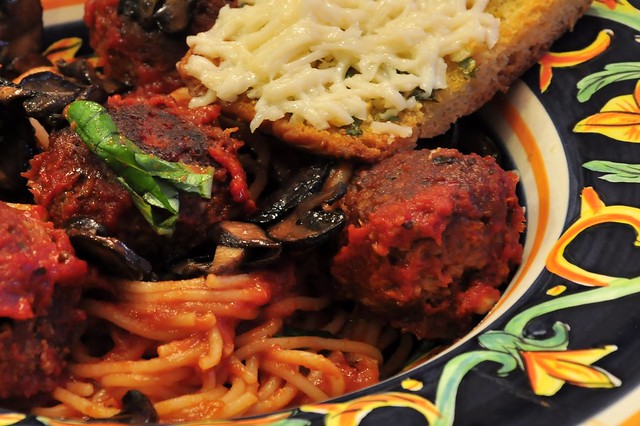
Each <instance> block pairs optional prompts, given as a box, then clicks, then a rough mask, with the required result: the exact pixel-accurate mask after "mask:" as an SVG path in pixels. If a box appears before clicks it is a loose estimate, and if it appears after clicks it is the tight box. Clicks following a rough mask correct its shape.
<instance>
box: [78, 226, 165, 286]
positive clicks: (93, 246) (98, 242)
mask: <svg viewBox="0 0 640 426" xmlns="http://www.w3.org/2000/svg"><path fill="white" fill-rule="evenodd" d="M66 230H67V234H68V235H69V239H70V240H71V244H72V245H73V247H74V248H75V250H76V254H77V255H78V257H79V258H81V259H84V260H87V261H88V262H90V263H91V264H93V265H95V266H96V267H98V269H100V270H101V272H103V273H104V274H107V275H112V276H116V277H120V278H126V279H131V280H142V279H149V278H151V276H152V268H151V264H150V263H149V262H148V261H147V260H146V259H145V258H143V257H141V256H139V255H138V254H136V253H135V252H134V251H133V250H131V249H130V248H129V247H128V246H127V245H126V244H124V243H123V242H122V241H120V240H118V239H116V238H113V237H109V236H106V235H105V233H104V227H103V226H102V225H100V224H99V223H97V222H96V221H95V220H93V219H88V218H78V219H76V220H74V221H72V222H70V223H69V224H68V225H67V226H66Z"/></svg>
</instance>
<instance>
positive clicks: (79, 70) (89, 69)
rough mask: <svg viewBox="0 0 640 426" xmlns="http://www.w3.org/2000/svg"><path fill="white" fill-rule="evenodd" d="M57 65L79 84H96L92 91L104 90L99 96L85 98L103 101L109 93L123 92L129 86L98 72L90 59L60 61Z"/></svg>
mask: <svg viewBox="0 0 640 426" xmlns="http://www.w3.org/2000/svg"><path fill="white" fill-rule="evenodd" d="M56 67H57V69H58V71H60V73H61V74H62V75H64V76H65V77H68V78H70V79H72V80H73V81H75V82H77V83H78V84H83V85H86V86H95V88H93V89H91V90H92V91H94V90H97V89H100V90H101V91H102V92H103V93H99V95H100V97H99V98H98V97H84V98H83V99H88V100H92V101H96V102H100V103H102V102H103V101H104V100H106V97H107V95H113V94H115V93H122V92H125V91H126V90H127V87H126V86H125V85H124V84H122V83H121V82H119V81H116V80H113V79H109V78H106V77H104V76H102V75H100V74H98V71H97V70H96V67H95V66H93V65H92V64H91V62H90V61H89V60H88V59H84V58H81V59H77V60H75V61H71V62H66V61H58V62H57V63H56ZM102 98H104V99H102Z"/></svg>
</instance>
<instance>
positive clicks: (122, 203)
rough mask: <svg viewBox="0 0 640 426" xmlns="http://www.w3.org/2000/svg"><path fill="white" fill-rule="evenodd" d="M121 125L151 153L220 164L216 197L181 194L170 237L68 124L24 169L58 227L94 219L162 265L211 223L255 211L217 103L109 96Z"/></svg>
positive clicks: (198, 241)
mask: <svg viewBox="0 0 640 426" xmlns="http://www.w3.org/2000/svg"><path fill="white" fill-rule="evenodd" d="M107 109H108V111H109V112H110V114H111V116H112V118H113V120H114V122H115V123H116V125H117V127H118V129H119V130H120V131H121V132H122V133H123V134H124V135H125V136H127V137H128V138H129V139H131V140H132V141H134V142H136V143H137V144H138V145H139V146H140V147H141V148H142V149H143V150H144V151H146V152H147V153H149V154H154V155H157V156H158V157H160V158H162V159H164V160H167V161H173V162H182V163H186V164H194V165H200V166H213V167H214V168H215V173H214V183H213V189H212V197H211V198H210V199H204V198H201V197H200V196H199V195H198V194H193V193H185V192H182V191H181V192H180V215H179V218H178V222H177V224H176V227H175V231H174V232H173V235H172V236H170V237H169V236H160V235H158V234H157V233H156V232H155V231H154V230H153V228H152V227H151V226H150V224H149V223H148V222H147V221H146V220H145V219H144V217H143V216H142V214H141V213H140V212H139V211H138V210H137V208H136V207H135V205H134V203H133V200H132V199H131V196H130V195H129V193H128V192H127V190H126V189H125V187H124V186H122V185H121V184H120V183H119V182H118V181H117V180H116V176H115V174H114V172H113V171H112V170H111V169H110V168H109V167H108V166H107V165H106V163H105V162H104V161H102V160H101V159H100V158H98V157H97V156H96V155H95V154H93V153H92V152H91V151H89V149H88V148H87V146H86V145H85V144H84V143H83V142H82V140H81V139H80V137H79V136H78V135H77V134H76V133H74V132H73V131H72V130H71V129H69V128H66V129H64V130H61V131H58V132H54V133H52V134H51V137H50V146H49V149H48V150H47V151H46V152H43V153H42V154H39V155H37V156H36V157H35V158H34V159H33V160H32V161H31V169H30V170H29V172H28V173H27V174H26V176H27V177H28V179H29V187H30V188H31V191H32V192H33V194H34V198H35V200H36V203H37V204H40V205H42V206H44V207H46V209H47V210H48V211H49V214H50V216H51V219H52V220H53V222H54V223H55V224H56V225H58V226H61V227H62V226H65V224H67V223H69V221H71V220H72V219H76V218H89V219H93V220H95V221H97V222H98V223H100V224H102V225H103V226H104V227H106V230H107V233H108V235H110V236H112V237H115V238H117V239H119V240H121V241H123V242H124V243H125V244H127V245H128V246H129V247H130V248H131V249H133V250H134V251H135V252H137V253H138V254H139V255H141V256H143V257H146V258H148V260H150V261H151V262H152V263H154V264H156V265H157V266H162V264H161V263H162V261H163V260H164V259H166V258H168V257H170V258H176V257H181V256H183V255H185V254H186V253H189V251H190V250H191V249H194V248H196V247H199V246H201V245H203V244H206V243H209V242H211V240H212V230H211V226H210V225H212V224H215V223H217V222H219V221H221V220H224V219H228V218H232V217H235V216H237V215H239V214H242V213H245V212H247V211H250V210H251V208H252V206H253V201H252V200H251V199H250V197H249V195H248V190H247V189H246V181H245V174H244V170H243V169H242V166H241V165H240V162H239V160H238V158H237V155H236V152H237V150H238V149H239V148H240V146H241V142H240V141H238V140H236V139H234V138H232V137H231V136H230V135H229V133H228V132H226V131H224V130H222V129H221V128H219V127H216V126H215V119H216V117H217V113H218V109H217V108H216V107H204V108H198V109H189V108H188V107H187V106H186V104H185V103H182V102H177V101H175V100H174V99H173V98H172V97H170V96H164V95H156V96H153V97H150V98H146V99H138V98H128V99H124V98H120V97H112V98H110V100H109V102H108V105H107Z"/></svg>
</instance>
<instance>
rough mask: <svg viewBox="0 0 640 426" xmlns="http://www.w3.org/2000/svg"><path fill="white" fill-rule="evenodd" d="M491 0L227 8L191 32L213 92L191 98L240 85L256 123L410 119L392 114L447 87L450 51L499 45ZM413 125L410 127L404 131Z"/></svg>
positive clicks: (329, 1) (460, 54)
mask: <svg viewBox="0 0 640 426" xmlns="http://www.w3.org/2000/svg"><path fill="white" fill-rule="evenodd" d="M487 2H488V0H252V1H246V2H245V4H244V5H243V6H242V7H239V8H229V7H228V6H226V7H225V8H223V9H222V10H221V11H220V14H219V17H218V19H217V21H216V23H215V24H214V26H213V27H212V28H211V29H210V30H209V31H207V32H203V33H200V34H197V35H195V36H190V37H188V38H187V43H188V45H189V46H190V47H191V48H192V55H191V56H190V57H189V58H188V59H187V61H186V63H185V64H184V66H183V71H184V72H186V73H187V74H188V75H190V76H192V77H195V78H196V79H197V80H199V81H200V82H201V83H202V85H203V87H204V88H206V92H205V93H203V94H202V95H201V96H198V97H195V98H193V99H192V101H191V105H192V106H199V105H206V104H209V103H212V102H215V101H216V100H217V99H222V100H224V101H228V102H234V101H236V100H237V99H238V96H239V95H241V94H246V96H247V97H248V98H250V99H254V100H256V104H255V110H256V114H255V117H254V118H253V120H252V121H251V125H250V127H251V129H252V130H255V129H256V128H258V126H260V124H261V123H262V122H263V121H265V120H270V121H275V120H278V119H280V118H283V117H285V116H287V115H289V117H290V120H291V121H292V122H293V123H303V122H304V123H307V124H310V125H312V126H314V127H316V128H317V129H326V128H328V127H331V126H335V127H341V126H346V125H349V124H351V123H353V122H354V119H358V120H361V121H362V122H364V123H366V124H367V125H369V128H370V130H371V131H373V132H378V133H389V134H394V135H398V136H406V135H407V134H409V135H410V134H411V129H410V128H407V127H406V126H401V125H398V124H395V123H392V122H391V121H389V120H390V119H391V118H392V117H393V116H397V114H398V113H400V112H402V111H405V110H411V109H414V108H418V107H419V102H418V101H417V100H416V98H415V96H414V94H415V91H416V90H417V89H418V90H419V91H420V92H421V93H422V94H423V95H424V96H429V95H430V94H431V93H432V92H433V91H434V90H437V89H443V88H445V87H446V71H447V63H446V59H450V60H452V61H461V60H462V59H465V58H466V57H468V56H469V54H470V52H472V51H473V50H474V49H476V48H477V46H480V45H486V46H488V47H491V46H493V45H494V44H495V43H496V41H497V38H498V26H499V22H498V20H497V19H496V18H495V17H493V16H492V15H491V14H489V13H486V12H485V11H484V10H485V7H486V4H487ZM407 132H409V133H407Z"/></svg>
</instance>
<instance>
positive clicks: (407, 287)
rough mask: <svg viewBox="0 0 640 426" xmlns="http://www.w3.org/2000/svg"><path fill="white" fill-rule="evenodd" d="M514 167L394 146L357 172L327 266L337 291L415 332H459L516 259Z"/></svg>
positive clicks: (520, 219)
mask: <svg viewBox="0 0 640 426" xmlns="http://www.w3.org/2000/svg"><path fill="white" fill-rule="evenodd" d="M517 182H518V178H517V176H516V175H515V174H514V173H512V172H505V171H504V170H502V169H501V168H500V166H499V165H498V164H497V163H496V162H495V160H494V159H493V158H491V157H480V156H478V155H476V154H470V155H463V154H461V153H460V152H458V151H456V150H453V149H437V150H433V151H430V150H420V151H412V152H406V153H402V154H397V155H395V156H393V157H391V158H389V159H386V160H383V161H382V162H380V163H378V164H376V165H374V166H373V167H371V168H370V169H368V170H365V171H363V172H361V173H359V174H358V175H357V177H356V178H355V179H354V181H353V182H352V184H351V185H350V188H349V189H348V191H347V194H346V195H345V197H344V198H343V200H342V202H341V206H340V207H341V208H342V209H343V210H344V211H345V213H346V214H347V217H348V218H349V225H348V226H347V227H346V229H345V231H344V236H343V242H342V243H341V247H340V249H339V251H338V253H337V254H336V255H335V257H334V258H333V261H332V266H331V272H332V274H333V276H334V277H335V278H336V279H337V281H338V283H339V288H340V290H341V291H342V292H343V293H344V294H345V295H347V296H348V297H350V298H353V299H355V300H359V301H361V303H362V304H364V305H365V306H366V307H368V308H369V309H370V310H372V311H373V312H376V313H378V314H380V315H385V316H387V317H388V318H390V319H391V320H392V323H393V324H394V325H396V326H399V327H401V328H403V329H404V330H407V331H411V332H413V333H414V334H416V335H417V336H418V337H420V338H451V337H456V336H458V335H460V334H461V333H463V332H464V331H466V330H467V329H468V328H469V327H470V326H471V325H472V323H473V321H474V316H475V315H476V314H484V313H486V312H488V311H489V309H490V308H491V307H492V306H493V305H494V304H495V302H496V301H497V300H498V298H499V297H500V291H499V290H498V287H500V286H501V285H502V284H504V283H505V281H506V280H507V279H508V277H509V275H510V273H511V271H512V269H513V267H514V266H516V265H517V264H519V263H520V261H521V257H522V245H521V243H520V234H521V233H522V232H523V231H524V212H523V209H522V208H521V207H520V206H519V204H518V199H517V196H516V185H517Z"/></svg>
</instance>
